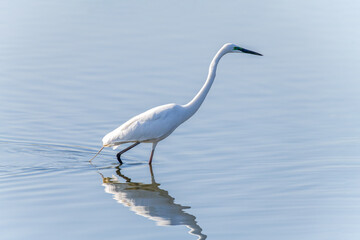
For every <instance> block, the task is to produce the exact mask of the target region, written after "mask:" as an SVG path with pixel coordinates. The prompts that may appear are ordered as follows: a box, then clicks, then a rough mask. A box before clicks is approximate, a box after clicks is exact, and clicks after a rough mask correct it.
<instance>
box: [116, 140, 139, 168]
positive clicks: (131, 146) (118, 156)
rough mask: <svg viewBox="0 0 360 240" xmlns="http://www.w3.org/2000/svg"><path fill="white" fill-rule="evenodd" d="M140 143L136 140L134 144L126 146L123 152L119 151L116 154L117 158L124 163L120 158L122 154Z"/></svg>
mask: <svg viewBox="0 0 360 240" xmlns="http://www.w3.org/2000/svg"><path fill="white" fill-rule="evenodd" d="M138 144H140V142H136V143H134V144H133V145H130V146H129V147H127V148H125V149H124V150H122V151H121V152H119V153H118V154H116V158H117V160H118V161H119V163H120V164H122V161H121V159H120V156H121V154H123V153H124V152H127V151H129V150H130V149H132V148H133V147H135V146H137V145H138Z"/></svg>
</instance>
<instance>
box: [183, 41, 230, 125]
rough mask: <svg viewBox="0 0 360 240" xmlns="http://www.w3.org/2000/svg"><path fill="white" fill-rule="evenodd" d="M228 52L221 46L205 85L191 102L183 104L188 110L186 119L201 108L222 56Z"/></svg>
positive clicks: (210, 67)
mask: <svg viewBox="0 0 360 240" xmlns="http://www.w3.org/2000/svg"><path fill="white" fill-rule="evenodd" d="M226 53H227V52H226V51H225V49H224V48H221V49H220V50H219V51H218V52H217V53H216V55H215V57H214V58H213V60H212V61H211V63H210V66H209V73H208V77H207V79H206V82H205V84H204V86H202V88H201V89H200V91H199V92H198V93H197V94H196V96H195V97H194V98H193V99H192V100H191V101H190V102H189V103H187V104H186V105H184V106H183V107H184V108H185V109H186V110H187V111H186V112H187V116H186V117H187V118H186V119H188V118H190V117H191V116H192V115H194V113H196V111H197V110H198V109H199V108H200V106H201V104H202V103H203V101H204V100H205V97H206V95H207V94H208V92H209V90H210V88H211V85H212V84H213V82H214V79H215V76H216V68H217V65H218V63H219V61H220V59H221V57H222V56H224V55H225V54H226Z"/></svg>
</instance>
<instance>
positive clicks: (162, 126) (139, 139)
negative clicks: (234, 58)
mask: <svg viewBox="0 0 360 240" xmlns="http://www.w3.org/2000/svg"><path fill="white" fill-rule="evenodd" d="M227 53H248V54H254V55H258V56H262V55H261V54H260V53H257V52H253V51H250V50H247V49H245V48H242V47H239V46H237V45H235V44H232V43H227V44H225V45H224V46H223V47H222V48H220V50H219V51H218V52H217V53H216V55H215V57H214V58H213V60H212V61H211V64H210V67H209V73H208V77H207V79H206V81H205V84H204V85H203V86H202V88H201V89H200V91H199V92H198V93H197V94H196V96H195V97H194V98H193V99H192V100H191V101H190V102H189V103H187V104H185V105H178V104H174V103H170V104H166V105H162V106H158V107H154V108H152V109H150V110H147V111H146V112H143V113H141V114H139V115H137V116H135V117H133V118H131V119H130V120H128V121H127V122H125V123H124V124H122V125H121V126H120V127H118V128H116V129H115V130H113V131H112V132H110V133H108V134H106V135H105V137H104V138H103V139H102V142H103V147H102V148H101V149H100V150H99V152H98V153H97V154H96V155H95V156H94V157H93V158H92V159H94V158H95V157H96V156H97V155H98V154H99V153H100V152H101V150H103V149H104V147H113V148H116V147H118V146H119V145H120V144H123V143H133V144H132V145H130V146H129V147H127V148H125V149H124V150H122V151H120V152H119V153H118V154H117V155H116V157H117V159H118V161H119V162H120V164H122V161H121V159H120V157H121V154H123V153H124V152H126V151H128V150H130V149H131V148H133V147H135V146H136V145H138V144H140V143H152V150H151V155H150V160H149V164H151V162H152V159H153V156H154V151H155V147H156V145H157V143H158V142H159V141H161V140H163V139H164V138H166V137H167V136H169V135H170V134H171V133H172V132H173V131H174V130H175V129H176V128H177V127H178V126H179V125H180V124H182V123H183V122H185V121H186V120H187V119H189V118H190V117H191V116H192V115H194V113H195V112H196V111H197V110H198V109H199V108H200V106H201V104H202V102H203V101H204V99H205V97H206V95H207V94H208V92H209V90H210V88H211V85H212V83H213V82H214V79H215V75H216V68H217V65H218V63H219V60H220V59H221V57H222V56H224V55H225V54H227ZM92 159H91V160H92ZM91 160H90V162H91Z"/></svg>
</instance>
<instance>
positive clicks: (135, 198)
mask: <svg viewBox="0 0 360 240" xmlns="http://www.w3.org/2000/svg"><path fill="white" fill-rule="evenodd" d="M149 167H150V174H151V183H141V182H132V181H131V179H130V178H128V177H126V176H125V175H123V174H122V173H121V172H120V168H119V167H117V168H116V169H117V170H116V175H117V176H115V175H113V176H112V177H104V176H103V175H102V174H101V173H100V175H101V177H102V179H103V184H102V185H103V186H104V187H105V192H107V193H110V194H113V195H114V199H115V200H116V201H117V202H118V203H121V204H122V205H124V206H126V207H129V208H130V210H131V211H133V212H135V213H136V214H138V215H141V216H143V217H146V218H148V219H151V220H153V221H155V222H156V224H157V225H159V226H167V225H185V226H186V227H188V228H189V229H190V231H189V233H190V234H192V235H195V236H197V237H198V239H206V235H204V234H202V229H201V227H200V226H199V225H198V224H197V222H196V220H195V219H196V218H195V216H193V215H191V214H189V213H186V212H184V209H187V208H190V207H186V206H182V205H180V204H176V203H175V202H174V200H175V199H174V198H173V197H171V196H170V195H169V193H168V192H167V191H165V190H163V189H161V188H159V186H160V184H159V183H157V182H156V181H155V178H154V174H153V170H152V166H151V165H150V166H149ZM119 177H120V178H119ZM121 179H123V180H125V182H124V183H122V182H120V180H121Z"/></svg>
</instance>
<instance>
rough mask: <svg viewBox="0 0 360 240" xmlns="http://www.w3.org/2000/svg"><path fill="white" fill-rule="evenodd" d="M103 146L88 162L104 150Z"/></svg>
mask: <svg viewBox="0 0 360 240" xmlns="http://www.w3.org/2000/svg"><path fill="white" fill-rule="evenodd" d="M104 147H105V146H103V147H102V148H100V150H99V151H98V152H97V154H95V156H93V158H92V159H90V160H89V162H91V161H92V160H93V159H94V158H96V156H97V155H99V153H100V152H101V151H102V150H103V149H104Z"/></svg>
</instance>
